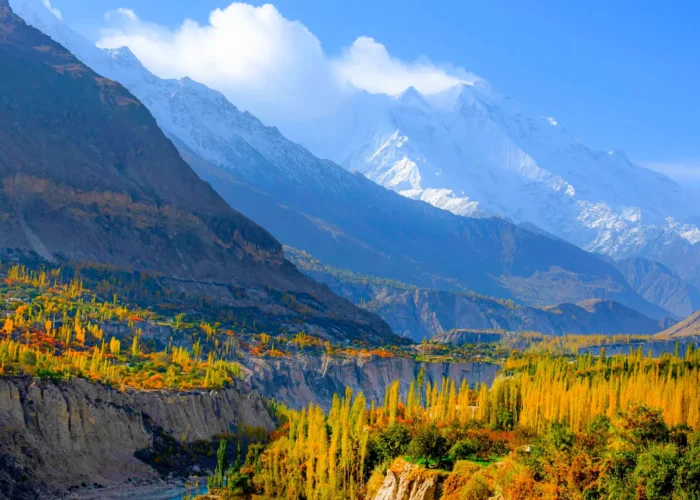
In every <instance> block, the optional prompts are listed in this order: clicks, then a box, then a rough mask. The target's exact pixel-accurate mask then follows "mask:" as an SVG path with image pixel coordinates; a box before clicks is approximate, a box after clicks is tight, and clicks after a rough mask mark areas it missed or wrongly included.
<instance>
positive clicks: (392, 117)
mask: <svg viewBox="0 0 700 500" xmlns="http://www.w3.org/2000/svg"><path fill="white" fill-rule="evenodd" d="M288 135H290V137H291V138H292V139H293V140H297V141H299V142H300V143H302V144H304V145H305V146H306V147H308V148H309V149H310V150H311V151H312V152H313V153H314V154H316V155H317V156H319V157H321V158H328V159H331V160H333V161H335V162H337V163H339V164H340V165H342V166H344V167H346V168H347V169H349V170H357V171H359V172H362V173H364V174H365V175H366V176H367V177H369V178H370V179H372V180H374V181H375V182H377V183H379V184H381V185H383V186H385V187H387V188H390V189H393V190H394V191H396V192H398V193H401V194H402V195H404V196H407V197H410V198H414V199H420V200H423V201H427V202H428V203H431V204H433V205H435V206H436V207H439V208H443V209H446V210H449V211H451V212H453V213H455V214H458V215H464V216H472V217H479V216H503V217H506V218H508V219H510V220H512V221H514V222H516V223H524V222H529V223H532V224H535V225H536V226H538V227H540V228H542V229H544V230H546V231H548V232H550V233H552V234H554V235H556V236H558V237H561V238H564V239H565V240H567V241H569V242H571V243H574V244H576V245H578V246H580V247H582V248H584V249H586V250H589V251H594V252H599V253H603V254H606V255H609V256H611V257H613V258H627V257H635V256H640V255H641V256H645V257H647V258H651V259H655V260H659V261H661V262H664V263H665V264H667V265H669V266H671V267H673V268H675V269H676V270H677V271H678V272H679V273H680V274H681V275H682V276H684V277H686V278H688V279H691V280H693V281H695V282H696V283H699V282H700V269H698V268H697V266H696V265H695V262H697V258H698V256H699V255H700V244H699V243H700V229H699V228H698V222H699V221H700V217H699V216H700V196H699V195H698V193H697V192H691V191H689V190H685V189H683V188H682V187H681V186H679V185H678V184H676V183H675V182H673V181H672V180H671V179H669V178H668V177H666V176H664V175H663V174H660V173H657V172H653V171H651V170H648V169H645V168H642V167H639V166H637V165H635V164H633V163H632V162H630V161H629V160H628V159H627V158H626V157H625V155H624V154H621V153H618V152H615V151H609V152H598V151H593V150H591V149H589V148H587V147H586V146H584V145H583V144H581V143H580V142H579V141H577V140H576V139H575V137H574V136H573V135H572V134H571V133H569V132H568V131H567V130H566V129H565V128H564V127H563V126H562V125H561V124H559V123H558V122H557V121H556V120H555V119H554V118H546V117H537V118H533V117H530V116H528V115H527V114H526V113H525V112H524V111H523V110H522V109H521V108H520V107H519V106H518V105H517V104H516V103H514V102H513V101H512V100H511V99H509V98H506V97H503V96H501V95H500V94H498V92H496V91H495V90H494V89H493V88H492V87H491V86H490V85H489V84H487V83H485V82H478V83H476V84H473V85H467V84H459V85H457V86H455V87H452V88H450V89H448V90H445V91H443V92H440V93H435V94H429V95H422V94H421V93H420V92H418V91H417V90H416V89H414V88H409V89H407V90H406V91H404V92H402V93H401V94H399V95H396V96H388V95H383V94H369V93H367V92H361V93H358V94H357V95H355V96H354V97H353V98H351V99H350V100H349V101H348V102H346V103H345V105H344V106H342V107H341V108H340V109H339V110H338V111H336V112H334V113H332V114H331V115H329V116H326V117H324V118H322V119H319V120H316V121H314V122H311V123H307V124H303V125H301V126H299V127H296V128H295V129H294V130H290V131H289V132H288Z"/></svg>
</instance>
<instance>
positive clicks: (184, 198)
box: [0, 0, 392, 343]
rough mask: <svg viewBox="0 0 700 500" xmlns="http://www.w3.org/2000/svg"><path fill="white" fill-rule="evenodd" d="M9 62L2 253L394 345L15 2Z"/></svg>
mask: <svg viewBox="0 0 700 500" xmlns="http://www.w3.org/2000/svg"><path fill="white" fill-rule="evenodd" d="M0 63H1V64H2V67H3V69H4V72H3V78H2V81H0V93H1V94H2V95H3V100H2V103H1V104H0V187H1V189H0V256H2V257H4V258H11V259H16V258H19V257H36V256H38V257H40V258H43V259H45V260H47V261H60V260H72V261H87V262H97V263H101V264H110V265H115V266H120V267H128V268H133V269H137V270H148V271H156V272H159V273H162V274H163V275H165V276H167V277H169V278H172V279H174V280H176V281H178V283H179V287H180V288H181V289H183V291H187V292H193V293H205V294H206V293H210V292H211V291H212V288H218V289H219V290H216V291H215V292H216V295H217V297H219V299H221V300H223V301H226V302H227V303H229V304H230V305H232V306H233V307H238V308H247V309H251V308H253V309H257V310H258V311H259V312H260V314H261V315H274V316H275V317H276V318H277V322H278V323H281V324H284V323H285V322H291V323H296V324H297V328H299V327H303V325H304V323H308V324H311V325H316V327H317V328H319V329H321V330H322V331H324V332H325V334H326V335H328V336H330V337H332V338H335V339H340V340H349V339H352V338H364V339H366V340H368V341H370V342H373V343H376V342H379V343H381V342H384V341H386V340H387V339H391V338H392V335H391V332H390V330H389V328H388V326H387V325H386V324H385V323H384V322H382V321H381V320H380V319H379V318H377V317H376V316H374V315H372V314H369V313H367V312H365V311H362V310H361V309H358V308H356V307H354V306H353V305H352V304H350V303H349V302H347V301H345V300H343V299H340V298H339V297H337V296H336V295H334V294H333V293H331V292H330V291H329V290H328V289H327V287H325V286H322V285H319V284H317V283H315V282H313V281H312V280H310V279H308V278H306V277H305V276H303V275H302V274H301V273H299V272H298V271H297V270H296V269H295V268H294V266H293V265H291V264H290V263H289V262H288V261H287V260H285V258H284V252H283V250H282V246H281V245H280V243H279V242H278V241H276V240H275V238H274V237H272V236H271V235H270V233H268V232H267V231H266V230H265V229H263V228H261V227H260V226H258V225H257V224H255V223H254V222H252V221H251V220H250V219H248V218H247V217H245V216H244V215H242V214H240V213H239V212H236V211H235V210H233V209H231V207H230V206H229V205H228V204H227V203H226V202H225V201H224V200H223V199H222V198H221V197H220V196H219V195H218V194H217V193H216V192H215V191H214V190H213V189H212V188H211V187H210V186H209V185H208V184H206V183H204V182H202V181H201V180H200V179H199V178H198V177H197V175H196V174H195V173H194V172H193V171H192V169H191V168H190V167H189V165H188V164H187V163H185V162H184V161H183V160H182V158H181V157H180V155H179V153H178V151H177V149H176V148H175V147H174V146H173V144H172V142H171V141H169V140H168V139H167V138H166V137H165V136H164V135H163V133H162V131H161V130H160V128H159V127H158V125H157V123H156V121H155V119H154V118H153V116H152V115H151V114H150V112H149V111H148V109H146V107H145V106H144V105H143V104H142V103H141V102H140V101H139V100H138V99H137V98H136V97H135V96H134V95H132V94H131V93H130V92H129V91H128V90H126V89H125V88H124V87H122V86H121V85H120V84H118V83H116V82H114V81H112V80H108V79H106V78H104V77H102V76H100V75H98V74H96V73H94V72H93V71H92V70H91V69H90V68H88V67H87V66H85V65H84V64H83V63H81V62H80V61H79V60H78V59H76V58H75V57H74V56H73V55H72V54H71V53H69V52H68V51H66V50H65V49H64V48H63V47H62V46H60V45H58V44H57V43H56V42H54V41H53V40H51V39H50V38H49V37H47V36H45V35H44V34H42V33H41V32H39V31H37V30H36V29H34V28H32V27H30V26H28V25H26V24H25V23H24V22H23V21H22V20H21V19H20V18H19V17H17V16H16V15H14V14H13V13H12V11H11V10H10V8H9V7H8V4H7V1H6V0H1V1H0ZM236 290H244V292H241V293H236ZM286 295H289V297H287V299H285V296H286ZM292 299H293V300H292ZM296 304H298V305H296ZM302 306H303V309H302Z"/></svg>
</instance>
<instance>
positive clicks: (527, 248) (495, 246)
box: [11, 0, 667, 317]
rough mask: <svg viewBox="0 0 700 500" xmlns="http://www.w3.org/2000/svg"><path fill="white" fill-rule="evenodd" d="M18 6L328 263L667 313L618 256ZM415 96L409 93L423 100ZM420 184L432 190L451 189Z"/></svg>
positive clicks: (292, 241) (455, 285) (251, 210)
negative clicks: (344, 148)
mask: <svg viewBox="0 0 700 500" xmlns="http://www.w3.org/2000/svg"><path fill="white" fill-rule="evenodd" d="M11 6H12V7H13V8H14V9H15V10H16V12H17V13H18V14H19V15H20V16H22V17H23V18H24V19H25V20H26V21H27V22H28V23H29V24H31V25H33V26H35V27H36V28H38V29H39V30H41V31H43V32H44V33H46V34H48V35H49V36H51V37H52V38H53V39H54V40H56V41H57V42H59V43H61V44H62V45H64V46H65V47H66V48H68V49H69V50H70V51H71V52H73V53H74V54H75V55H76V56H77V57H78V58H79V59H81V60H82V61H83V62H85V63H86V64H88V65H89V66H91V67H92V68H93V69H94V70H95V71H97V72H98V73H100V74H102V75H104V76H106V77H108V78H111V79H113V80H116V81H118V82H120V83H122V84H123V85H124V86H125V87H127V89H128V90H130V91H131V92H132V93H133V94H134V95H135V96H136V97H137V98H138V99H139V100H140V101H141V102H143V103H144V104H145V105H146V106H147V107H148V109H149V110H150V111H151V113H152V114H153V116H154V117H155V118H156V121H157V122H158V125H159V126H160V127H161V129H162V130H163V131H164V132H165V133H166V135H167V136H168V137H169V138H170V139H171V140H172V141H173V143H174V144H175V145H176V146H177V148H178V149H179V150H180V153H181V155H182V156H183V158H185V159H186V160H187V161H188V162H189V163H190V165H191V166H192V167H193V168H194V169H195V171H196V172H197V173H198V174H199V175H200V177H201V178H203V179H204V180H205V181H207V182H209V183H210V184H211V185H212V186H213V187H214V188H215V189H216V190H217V191H218V192H219V194H220V195H221V196H222V197H223V198H224V199H225V200H226V201H227V202H228V203H229V204H230V205H231V206H232V207H233V208H235V209H237V210H239V211H241V212H242V213H244V214H245V215H247V216H248V217H250V218H251V219H253V220H254V221H255V222H257V223H258V224H260V225H262V226H263V227H265V228H266V229H268V230H269V231H270V232H271V233H272V234H273V235H274V236H275V237H276V238H277V239H279V240H280V241H282V242H283V243H284V244H287V245H290V246H293V247H296V248H299V249H302V250H305V251H307V252H310V253H311V254H312V255H314V256H316V257H318V258H320V259H322V260H323V261H324V262H326V263H328V264H329V265H332V266H336V267H339V268H346V269H351V270H353V271H355V272H361V273H365V274H373V275H379V276H383V277H386V278H391V279H398V280H402V281H406V282H410V283H413V284H416V285H418V286H425V287H438V288H442V289H458V290H465V289H466V290H475V291H477V292H479V293H483V294H488V295H496V296H500V297H512V298H514V299H516V300H519V301H521V302H524V303H528V304H534V305H545V304H552V303H559V302H566V301H571V302H578V301H580V300H583V299H589V298H605V299H612V300H617V301H620V302H622V303H624V304H626V305H628V306H630V307H633V308H636V309H638V310H640V311H645V312H646V313H648V314H650V315H654V316H656V317H660V316H663V315H665V314H667V312H666V311H665V310H663V309H662V308H660V307H657V306H655V305H652V304H651V303H649V302H648V301H646V300H644V299H642V298H641V297H640V296H639V295H638V294H636V293H635V292H634V290H632V288H631V287H630V286H629V284H628V283H627V282H626V281H625V280H624V278H623V277H622V275H621V273H620V272H619V271H618V270H617V269H615V268H614V266H612V265H611V264H610V263H608V262H605V261H603V260H601V259H599V258H598V257H596V256H594V255H592V254H590V253H587V252H584V251H582V250H580V249H579V248H576V247H575V246H574V245H571V244H568V243H566V242H564V241H561V240H557V239H552V238H550V237H548V236H547V235H546V234H540V233H539V232H538V231H534V232H533V231H531V230H528V229H526V228H524V227H518V226H516V225H514V224H512V223H510V222H508V221H506V220H504V219H502V218H478V219H477V218H468V217H460V216H457V215H454V214H452V213H450V212H448V211H445V210H440V209H438V208H435V207H433V206H431V205H430V204H427V203H421V202H417V201H414V200H411V199H408V198H406V197H403V196H400V195H398V194H396V193H394V192H392V191H391V190H388V189H386V188H384V187H381V186H379V185H378V184H376V183H374V182H373V181H371V180H369V179H368V178H366V177H365V176H363V175H362V174H359V173H351V172H348V171H347V170H346V169H344V168H342V167H340V166H338V165H336V164H335V163H333V162H331V161H328V160H321V159H319V158H318V157H316V156H314V155H313V154H312V153H311V152H310V151H309V150H307V149H306V148H304V147H302V146H300V145H299V144H296V143H294V142H292V141H290V140H288V139H287V138H286V137H284V136H283V135H282V134H281V133H280V132H279V130H277V129H276V128H274V127H269V126H265V125H264V124H262V123H261V122H260V121H259V120H258V119H257V118H255V117H254V116H253V115H251V114H250V113H247V112H241V111H240V110H238V109H237V108H236V107H235V106H234V105H233V104H231V103H230V102H228V100H227V99H226V98H225V97H224V96H223V95H222V94H220V93H219V92H217V91H215V90H212V89H210V88H208V87H206V86H204V85H201V84H199V83H197V82H194V81H192V80H191V79H189V78H183V79H180V80H164V79H161V78H158V77H156V76H155V75H153V74H151V73H150V72H149V71H148V70H147V69H145V68H144V67H143V66H142V65H141V63H140V62H139V61H138V59H137V58H136V57H135V56H134V55H133V54H132V53H131V51H130V50H129V49H127V48H121V49H116V50H101V49H98V48H96V47H95V46H94V45H93V44H91V43H90V42H88V41H87V40H85V39H83V38H82V37H80V36H78V35H77V34H75V33H74V32H72V31H71V30H70V28H69V27H68V26H66V25H65V24H64V23H63V22H62V21H60V20H59V19H57V18H56V17H54V16H53V14H51V13H50V12H49V11H48V10H47V9H46V8H45V6H44V5H43V3H42V2H41V0H11ZM411 94H412V93H409V94H407V95H405V96H403V97H404V98H405V99H406V100H412V99H414V98H421V97H420V96H418V95H417V93H413V95H411ZM421 99H422V98H421ZM426 103H427V102H426ZM424 191H425V193H423V194H424V196H426V197H435V198H440V197H448V198H449V197H450V195H449V193H445V192H444V191H439V190H437V189H436V190H434V191H430V190H424ZM457 201H458V202H459V203H462V202H461V201H460V200H457ZM465 206H468V204H467V205H465ZM475 210H481V207H475Z"/></svg>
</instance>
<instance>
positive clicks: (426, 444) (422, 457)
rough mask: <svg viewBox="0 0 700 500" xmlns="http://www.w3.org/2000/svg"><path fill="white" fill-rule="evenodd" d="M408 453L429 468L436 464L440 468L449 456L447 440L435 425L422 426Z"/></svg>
mask: <svg viewBox="0 0 700 500" xmlns="http://www.w3.org/2000/svg"><path fill="white" fill-rule="evenodd" d="M408 452H409V454H410V455H411V457H413V459H414V460H416V461H417V462H418V463H422V464H423V465H425V466H428V465H429V464H430V463H431V462H436V463H437V465H438V466H439V465H440V463H441V462H442V460H443V459H444V458H445V455H446V454H447V440H446V439H445V438H444V437H443V435H442V434H441V433H440V429H438V428H437V426H436V425H435V424H434V423H431V424H429V425H425V426H422V427H421V428H419V429H418V432H417V433H416V436H415V437H414V438H413V440H412V441H411V444H410V445H409V447H408Z"/></svg>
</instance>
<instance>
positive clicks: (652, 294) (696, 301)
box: [615, 257, 700, 318]
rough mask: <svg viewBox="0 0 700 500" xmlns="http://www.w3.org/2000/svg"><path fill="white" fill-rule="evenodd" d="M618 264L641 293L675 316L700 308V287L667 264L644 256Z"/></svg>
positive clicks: (681, 316) (629, 281)
mask: <svg viewBox="0 0 700 500" xmlns="http://www.w3.org/2000/svg"><path fill="white" fill-rule="evenodd" d="M615 265H616V266H617V268H618V269H619V270H620V272H621V273H622V275H623V276H624V277H625V279H626V280H627V282H628V283H629V284H630V286H631V287H632V288H634V290H635V291H636V292H637V293H638V294H639V295H641V296H642V297H644V298H645V299H647V300H648V301H649V302H651V303H652V304H656V305H658V306H660V307H663V308H664V309H666V310H668V311H670V312H672V313H673V314H674V315H675V316H677V317H679V318H684V317H686V316H688V315H690V314H692V313H693V311H697V310H698V309H700V290H698V289H697V288H696V287H694V286H693V285H691V284H689V283H687V282H686V281H684V280H683V279H682V278H681V277H680V276H678V274H676V273H675V272H673V271H672V270H671V269H670V268H668V267H667V266H664V265H663V264H659V263H658V262H654V261H650V260H647V259H643V258H640V257H638V258H635V259H624V260H621V261H618V262H616V263H615Z"/></svg>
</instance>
